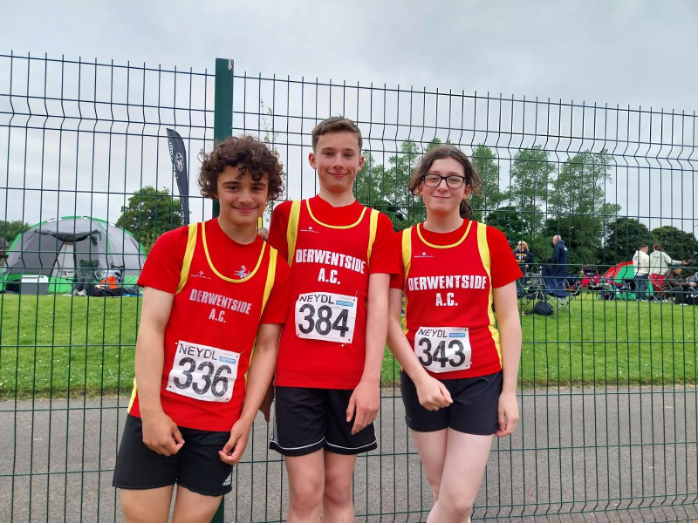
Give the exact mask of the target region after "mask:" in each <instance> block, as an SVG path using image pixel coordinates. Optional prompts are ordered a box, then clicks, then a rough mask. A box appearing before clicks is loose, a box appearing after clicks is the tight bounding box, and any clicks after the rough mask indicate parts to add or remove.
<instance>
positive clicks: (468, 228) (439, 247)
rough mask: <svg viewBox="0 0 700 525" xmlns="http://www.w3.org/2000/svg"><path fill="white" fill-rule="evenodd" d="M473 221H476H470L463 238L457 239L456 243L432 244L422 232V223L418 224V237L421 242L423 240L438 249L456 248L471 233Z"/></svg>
mask: <svg viewBox="0 0 700 525" xmlns="http://www.w3.org/2000/svg"><path fill="white" fill-rule="evenodd" d="M473 222H474V221H469V225H468V226H467V230H466V231H465V232H464V235H462V238H461V239H460V240H458V241H457V242H456V243H454V244H447V245H445V246H441V245H439V244H431V243H429V242H428V241H426V240H425V239H424V238H423V235H422V234H421V232H420V227H421V224H419V225H418V226H416V232H417V233H418V238H419V239H420V240H421V242H423V243H424V244H425V245H427V246H430V247H431V248H437V249H439V250H444V249H447V248H454V247H455V246H459V245H460V244H462V243H463V242H464V239H466V238H467V235H469V230H471V229H472V223H473Z"/></svg>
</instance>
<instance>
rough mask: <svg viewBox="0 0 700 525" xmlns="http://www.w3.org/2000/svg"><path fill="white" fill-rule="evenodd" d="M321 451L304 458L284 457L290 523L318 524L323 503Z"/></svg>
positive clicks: (322, 461) (323, 479) (288, 519)
mask: <svg viewBox="0 0 700 525" xmlns="http://www.w3.org/2000/svg"><path fill="white" fill-rule="evenodd" d="M323 452H324V451H323V450H317V451H316V452H313V453H311V454H307V455H306V456H299V457H289V456H288V457H285V458H284V463H285V465H287V474H288V475H289V510H288V511H287V521H288V522H291V523H318V522H320V521H321V505H322V503H323V485H324V481H325V478H324V467H323V463H324V460H323Z"/></svg>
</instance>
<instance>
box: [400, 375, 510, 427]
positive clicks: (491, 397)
mask: <svg viewBox="0 0 700 525" xmlns="http://www.w3.org/2000/svg"><path fill="white" fill-rule="evenodd" d="M440 381H442V383H443V384H444V385H445V386H446V387H447V390H449V392H450V394H451V395H452V404H451V405H450V406H447V407H445V408H441V409H440V410H428V409H426V408H423V406H421V404H420V403H419V402H418V392H417V391H416V386H415V385H414V384H413V381H411V378H410V377H408V374H406V372H403V371H402V372H401V397H402V398H403V404H404V406H405V407H406V425H407V426H408V428H410V429H411V430H415V431H417V432H435V431H436V430H443V429H445V428H447V427H450V428H452V429H454V430H457V431H458V432H464V433H465V434H476V435H480V436H490V435H491V434H493V433H495V432H496V430H498V398H499V396H500V395H501V389H502V386H503V372H497V373H495V374H490V375H487V376H482V377H470V378H465V379H440Z"/></svg>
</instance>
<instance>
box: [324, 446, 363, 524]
mask: <svg viewBox="0 0 700 525" xmlns="http://www.w3.org/2000/svg"><path fill="white" fill-rule="evenodd" d="M324 460H325V474H326V483H325V486H324V489H323V521H324V522H326V523H352V522H353V521H355V510H354V508H353V502H352V479H353V474H354V472H355V461H356V460H357V456H356V455H352V456H345V455H343V454H335V453H333V452H329V451H327V450H326V451H324Z"/></svg>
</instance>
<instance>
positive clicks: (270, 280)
mask: <svg viewBox="0 0 700 525" xmlns="http://www.w3.org/2000/svg"><path fill="white" fill-rule="evenodd" d="M276 268H277V250H275V249H274V248H273V247H272V246H270V262H269V263H268V265H267V278H266V279H265V291H264V292H263V300H262V310H260V317H262V312H263V311H264V310H265V305H266V304H267V300H268V299H269V298H270V292H272V287H273V286H274V285H275V270H276Z"/></svg>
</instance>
